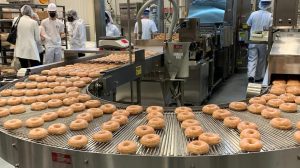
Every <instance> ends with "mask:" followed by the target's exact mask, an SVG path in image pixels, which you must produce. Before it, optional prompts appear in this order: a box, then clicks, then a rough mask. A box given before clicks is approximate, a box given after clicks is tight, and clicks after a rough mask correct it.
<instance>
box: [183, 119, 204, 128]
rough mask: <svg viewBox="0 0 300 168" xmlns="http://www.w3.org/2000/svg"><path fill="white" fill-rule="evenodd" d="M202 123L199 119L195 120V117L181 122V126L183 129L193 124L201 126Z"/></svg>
mask: <svg viewBox="0 0 300 168" xmlns="http://www.w3.org/2000/svg"><path fill="white" fill-rule="evenodd" d="M199 125H200V123H199V121H198V120H194V119H188V120H184V121H183V122H182V123H181V128H182V129H186V128H187V127H191V126H199Z"/></svg>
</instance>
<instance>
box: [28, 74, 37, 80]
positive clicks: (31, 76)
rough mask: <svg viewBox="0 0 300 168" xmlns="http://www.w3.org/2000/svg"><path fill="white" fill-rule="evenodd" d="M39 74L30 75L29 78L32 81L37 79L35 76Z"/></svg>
mask: <svg viewBox="0 0 300 168" xmlns="http://www.w3.org/2000/svg"><path fill="white" fill-rule="evenodd" d="M38 76H39V75H30V76H28V79H29V80H30V81H35V78H36V77H38Z"/></svg>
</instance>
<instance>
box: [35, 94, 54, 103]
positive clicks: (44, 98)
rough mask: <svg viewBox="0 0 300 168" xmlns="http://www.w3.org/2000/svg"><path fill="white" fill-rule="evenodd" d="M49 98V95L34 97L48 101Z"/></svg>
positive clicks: (41, 100) (40, 100)
mask: <svg viewBox="0 0 300 168" xmlns="http://www.w3.org/2000/svg"><path fill="white" fill-rule="evenodd" d="M50 99H51V97H50V96H49V95H39V96H37V97H36V100H37V101H39V102H44V103H46V102H48V101H49V100H50Z"/></svg>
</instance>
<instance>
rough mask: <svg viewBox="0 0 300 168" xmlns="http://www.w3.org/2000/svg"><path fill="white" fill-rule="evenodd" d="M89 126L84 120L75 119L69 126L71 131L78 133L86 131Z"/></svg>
mask: <svg viewBox="0 0 300 168" xmlns="http://www.w3.org/2000/svg"><path fill="white" fill-rule="evenodd" d="M88 126H89V123H88V122H87V121H86V120H84V119H76V120H75V121H72V122H71V124H70V130H72V131H80V130H83V129H86V128H87V127H88Z"/></svg>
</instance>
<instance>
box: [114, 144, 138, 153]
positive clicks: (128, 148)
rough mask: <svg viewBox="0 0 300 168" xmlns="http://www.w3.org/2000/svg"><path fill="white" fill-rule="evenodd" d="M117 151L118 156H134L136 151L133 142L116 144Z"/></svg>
mask: <svg viewBox="0 0 300 168" xmlns="http://www.w3.org/2000/svg"><path fill="white" fill-rule="evenodd" d="M117 150H118V152H119V153H120V154H135V153H136V151H137V145H136V143H135V142H133V141H123V142H121V143H120V144H118V146H117Z"/></svg>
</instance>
